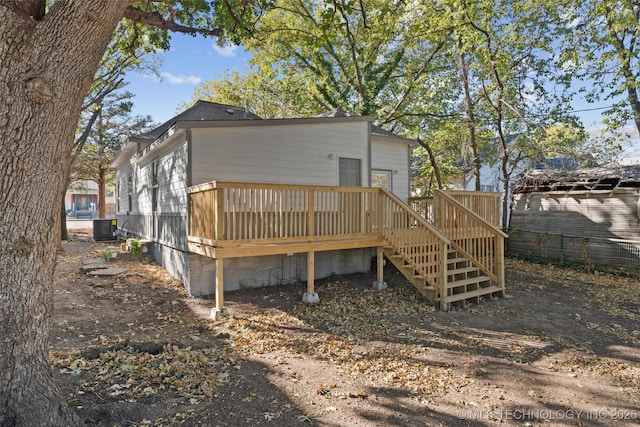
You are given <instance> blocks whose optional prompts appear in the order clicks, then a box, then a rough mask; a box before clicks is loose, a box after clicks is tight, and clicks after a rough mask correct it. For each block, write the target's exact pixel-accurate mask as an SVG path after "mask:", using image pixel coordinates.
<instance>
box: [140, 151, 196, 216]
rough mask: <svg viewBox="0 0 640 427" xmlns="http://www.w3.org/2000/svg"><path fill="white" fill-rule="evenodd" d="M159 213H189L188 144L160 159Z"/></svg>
mask: <svg viewBox="0 0 640 427" xmlns="http://www.w3.org/2000/svg"><path fill="white" fill-rule="evenodd" d="M148 167H149V168H151V165H149V166H148ZM149 173H151V172H149ZM158 212H159V213H161V214H164V213H186V212H187V143H186V142H184V143H182V144H180V145H178V146H177V147H176V148H175V149H174V150H173V151H171V152H169V153H167V154H165V155H163V156H162V157H161V158H160V159H158Z"/></svg>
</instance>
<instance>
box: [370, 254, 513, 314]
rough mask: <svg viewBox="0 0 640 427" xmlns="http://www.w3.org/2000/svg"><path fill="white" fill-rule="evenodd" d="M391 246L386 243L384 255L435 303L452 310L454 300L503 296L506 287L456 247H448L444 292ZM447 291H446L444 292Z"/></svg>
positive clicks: (464, 300) (461, 300)
mask: <svg viewBox="0 0 640 427" xmlns="http://www.w3.org/2000/svg"><path fill="white" fill-rule="evenodd" d="M400 252H402V251H396V250H395V249H394V248H393V247H392V246H385V247H384V248H383V253H384V255H385V257H386V258H387V259H388V260H389V261H390V262H391V263H392V264H393V265H394V266H395V267H396V268H397V269H398V271H400V272H401V273H402V275H404V276H405V277H406V278H407V280H408V281H409V282H410V283H411V284H412V285H413V286H414V287H415V288H416V289H417V290H418V291H419V292H420V293H421V294H422V295H423V296H424V297H425V298H426V299H427V300H429V302H431V303H432V304H434V305H436V306H439V307H440V308H441V309H443V310H449V309H450V308H451V305H452V304H454V303H462V304H464V303H465V302H467V301H474V302H476V303H477V302H479V300H480V298H482V297H487V296H489V297H492V296H502V295H503V294H504V289H503V288H501V287H500V286H498V284H497V283H496V282H495V281H493V280H492V279H491V278H490V277H489V276H487V275H486V274H484V273H483V272H482V270H480V269H479V268H478V267H476V266H474V265H473V263H472V262H471V261H470V260H469V259H467V258H465V257H464V256H462V255H461V254H460V253H459V252H458V251H456V250H455V249H451V248H448V250H447V271H446V277H447V279H446V283H445V286H444V290H443V291H444V292H442V291H441V290H440V289H439V288H438V287H437V286H434V284H432V283H429V280H428V279H427V278H426V277H425V276H424V275H422V274H420V273H419V272H418V271H416V269H415V268H414V266H413V265H412V264H409V263H408V262H407V260H406V259H405V257H404V256H403V255H402V254H401V253H400ZM443 293H444V295H442V294H443Z"/></svg>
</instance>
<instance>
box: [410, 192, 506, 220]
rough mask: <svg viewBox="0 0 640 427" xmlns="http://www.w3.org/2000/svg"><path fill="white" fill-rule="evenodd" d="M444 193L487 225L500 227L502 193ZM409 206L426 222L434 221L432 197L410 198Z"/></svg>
mask: <svg viewBox="0 0 640 427" xmlns="http://www.w3.org/2000/svg"><path fill="white" fill-rule="evenodd" d="M446 193H447V194H448V195H449V196H451V197H452V198H453V199H455V200H457V201H458V202H460V204H462V205H463V206H464V207H466V208H467V209H469V210H471V211H472V212H475V213H476V214H478V215H479V216H480V217H482V218H484V219H485V220H486V221H487V222H488V223H489V224H491V225H493V226H494V227H500V224H501V222H500V198H501V197H502V193H494V192H486V191H458V190H447V191H446ZM409 206H411V209H413V210H414V211H416V212H418V213H419V214H420V215H422V216H423V217H424V218H425V219H426V220H427V221H429V222H434V221H435V219H434V216H433V212H434V206H433V196H422V197H410V198H409Z"/></svg>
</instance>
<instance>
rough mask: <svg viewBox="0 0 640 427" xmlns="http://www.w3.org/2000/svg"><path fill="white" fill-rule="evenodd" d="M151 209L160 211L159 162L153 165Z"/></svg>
mask: <svg viewBox="0 0 640 427" xmlns="http://www.w3.org/2000/svg"><path fill="white" fill-rule="evenodd" d="M151 209H152V211H153V212H157V211H158V161H157V160H156V161H155V162H153V163H152V164H151Z"/></svg>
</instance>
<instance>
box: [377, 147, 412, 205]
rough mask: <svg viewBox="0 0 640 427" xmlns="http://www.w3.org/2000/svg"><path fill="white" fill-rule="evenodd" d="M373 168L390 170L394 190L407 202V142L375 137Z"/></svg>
mask: <svg viewBox="0 0 640 427" xmlns="http://www.w3.org/2000/svg"><path fill="white" fill-rule="evenodd" d="M371 168H372V169H380V170H390V171H392V172H391V184H392V185H393V188H392V191H393V193H394V194H395V195H396V196H398V197H399V198H400V199H402V200H404V201H405V202H406V201H407V200H408V198H409V147H408V145H405V144H398V143H395V142H387V141H380V140H376V139H373V140H372V144H371Z"/></svg>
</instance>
